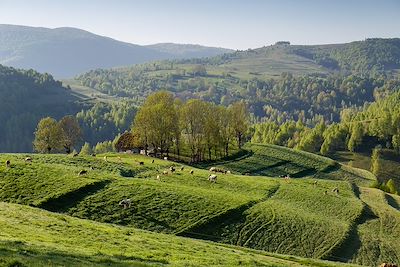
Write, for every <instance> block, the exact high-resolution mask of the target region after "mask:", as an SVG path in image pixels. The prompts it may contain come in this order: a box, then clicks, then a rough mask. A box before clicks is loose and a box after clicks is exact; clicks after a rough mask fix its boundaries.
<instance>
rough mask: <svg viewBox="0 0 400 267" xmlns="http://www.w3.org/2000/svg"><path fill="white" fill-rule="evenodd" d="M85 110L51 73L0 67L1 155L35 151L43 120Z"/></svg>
mask: <svg viewBox="0 0 400 267" xmlns="http://www.w3.org/2000/svg"><path fill="white" fill-rule="evenodd" d="M80 109H81V107H80V104H79V103H78V99H77V98H76V97H74V96H73V95H72V94H71V93H70V92H69V90H68V89H67V88H65V87H62V85H61V83H60V82H58V81H55V80H54V79H53V77H52V76H51V75H49V74H47V73H45V74H40V73H38V72H36V71H34V70H17V69H14V68H9V67H4V66H1V65H0V122H1V127H0V136H1V139H0V151H1V152H11V151H12V152H23V151H32V141H33V132H34V131H35V127H36V124H37V123H38V121H39V120H40V119H41V118H42V117H46V116H50V115H51V116H54V117H56V118H60V117H61V116H63V115H65V114H75V113H76V112H78V111H79V110H80Z"/></svg>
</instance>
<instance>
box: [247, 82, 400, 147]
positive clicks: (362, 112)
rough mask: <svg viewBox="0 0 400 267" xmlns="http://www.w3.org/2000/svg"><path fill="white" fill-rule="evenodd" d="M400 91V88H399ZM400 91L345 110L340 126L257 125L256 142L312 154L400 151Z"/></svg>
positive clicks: (290, 122)
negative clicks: (372, 149)
mask: <svg viewBox="0 0 400 267" xmlns="http://www.w3.org/2000/svg"><path fill="white" fill-rule="evenodd" d="M398 89H400V87H399V88H398ZM399 103H400V91H397V92H395V93H393V94H392V95H390V96H388V97H386V98H382V99H379V100H377V101H376V102H373V103H372V104H369V105H365V106H364V107H363V108H362V109H344V110H342V112H341V119H340V122H338V123H332V124H328V123H326V122H325V121H323V120H320V122H319V123H317V124H316V125H315V126H314V127H307V126H305V125H304V123H303V122H302V121H301V120H298V121H287V122H285V123H282V124H278V123H277V122H275V121H267V122H264V123H259V124H256V125H255V126H254V134H253V137H252V141H253V142H257V143H272V144H277V145H284V146H288V147H294V148H298V149H302V150H306V151H310V152H320V153H321V154H324V155H326V154H329V153H330V152H334V151H338V150H346V149H347V150H349V151H356V150H358V149H360V148H361V147H366V146H368V147H374V146H376V145H379V144H380V145H383V146H386V147H387V148H393V149H394V150H396V151H398V152H399V150H400V105H399Z"/></svg>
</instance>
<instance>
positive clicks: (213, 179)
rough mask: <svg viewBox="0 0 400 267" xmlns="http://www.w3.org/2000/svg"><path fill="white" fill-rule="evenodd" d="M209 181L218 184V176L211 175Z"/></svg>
mask: <svg viewBox="0 0 400 267" xmlns="http://www.w3.org/2000/svg"><path fill="white" fill-rule="evenodd" d="M208 180H209V181H210V182H211V183H216V182H217V176H216V175H215V174H210V175H209V176H208Z"/></svg>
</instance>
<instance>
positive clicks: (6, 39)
mask: <svg viewBox="0 0 400 267" xmlns="http://www.w3.org/2000/svg"><path fill="white" fill-rule="evenodd" d="M174 46H175V47H180V46H179V45H174ZM184 47H186V46H184ZM162 50H165V51H162ZM177 50H178V51H177ZM177 50H175V51H174V49H162V47H160V46H158V45H156V46H155V47H146V46H140V45H134V44H130V43H125V42H121V41H117V40H114V39H111V38H108V37H104V36H99V35H96V34H93V33H90V32H87V31H84V30H80V29H76V28H68V27H65V28H56V29H48V28H36V27H27V26H16V25H4V24H3V25H0V64H4V65H8V66H12V67H16V68H25V69H30V68H33V69H35V70H37V71H39V72H48V73H51V74H52V75H54V76H55V77H57V78H61V77H62V78H67V77H73V76H75V75H77V74H79V73H82V72H84V71H88V70H90V69H96V68H112V67H117V66H125V65H132V64H137V63H143V62H148V61H153V60H160V59H167V58H176V57H191V56H195V55H201V56H214V55H216V54H217V53H223V52H225V50H222V49H212V48H205V47H197V46H192V47H190V48H186V49H185V50H182V49H177ZM182 51H187V52H183V53H182Z"/></svg>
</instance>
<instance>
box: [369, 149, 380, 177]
mask: <svg viewBox="0 0 400 267" xmlns="http://www.w3.org/2000/svg"><path fill="white" fill-rule="evenodd" d="M380 154H381V148H379V147H377V148H374V149H373V150H372V155H371V172H372V173H373V174H375V176H378V174H379V173H380V171H381V165H380Z"/></svg>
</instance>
